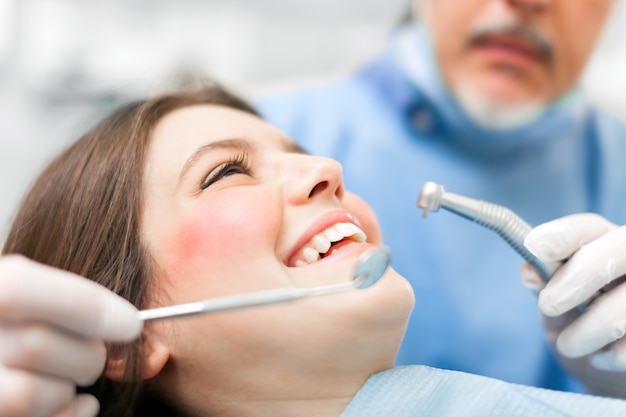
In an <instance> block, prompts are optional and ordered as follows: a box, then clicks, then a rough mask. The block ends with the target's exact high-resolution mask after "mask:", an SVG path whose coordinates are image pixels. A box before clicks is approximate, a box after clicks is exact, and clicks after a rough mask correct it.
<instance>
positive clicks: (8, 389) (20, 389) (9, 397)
mask: <svg viewBox="0 0 626 417" xmlns="http://www.w3.org/2000/svg"><path fill="white" fill-rule="evenodd" d="M75 395H76V387H75V386H74V384H73V383H72V382H71V381H69V380H63V379H55V378H51V377H47V376H44V375H38V374H33V373H30V372H27V371H23V370H19V369H11V368H7V367H5V366H3V365H1V364H0V415H1V416H2V417H47V416H50V415H52V414H53V413H55V412H57V411H58V410H60V409H61V408H63V407H65V406H66V405H67V404H69V403H70V402H71V401H72V400H73V398H74V396H75Z"/></svg>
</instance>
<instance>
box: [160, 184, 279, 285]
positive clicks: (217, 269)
mask: <svg viewBox="0 0 626 417" xmlns="http://www.w3.org/2000/svg"><path fill="white" fill-rule="evenodd" d="M184 210H185V211H184V213H183V215H182V216H181V217H180V219H179V222H177V224H176V225H175V226H174V228H173V230H171V234H170V237H169V238H168V241H167V242H166V244H165V245H164V248H165V254H164V257H166V259H167V261H166V262H164V261H165V260H160V263H161V264H162V265H164V267H165V268H166V269H167V270H169V271H171V272H172V274H173V276H174V277H177V278H176V286H177V287H180V285H185V284H189V287H190V289H191V290H193V289H194V288H197V285H196V284H195V283H194V282H195V281H196V280H197V279H201V280H202V281H203V282H204V283H205V284H206V283H207V280H210V279H211V278H215V279H218V280H219V281H220V285H221V286H229V285H230V286H236V285H237V283H238V282H239V280H232V279H231V280H228V279H225V277H228V276H229V275H235V276H242V275H244V276H245V275H252V274H245V272H246V271H245V269H246V268H251V269H253V268H255V267H258V263H259V262H262V261H263V259H260V257H262V256H264V255H266V254H268V253H270V252H271V253H273V250H274V247H275V243H276V237H277V236H278V233H279V231H280V221H281V209H280V207H279V205H278V204H276V203H275V202H273V201H272V200H271V199H269V198H268V196H267V194H264V193H260V192H248V193H243V192H242V190H241V188H239V189H235V188H233V189H232V190H231V189H227V190H221V191H220V192H219V193H214V194H213V195H210V196H207V198H204V197H203V196H201V197H200V198H198V199H197V200H195V201H194V202H193V203H192V205H190V206H188V207H186V208H185V209H184ZM183 279H184V280H185V282H183V283H180V281H182V280H183ZM241 285H245V284H244V283H241ZM225 291H226V292H228V290H227V289H225Z"/></svg>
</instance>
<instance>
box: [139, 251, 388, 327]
mask: <svg viewBox="0 0 626 417" xmlns="http://www.w3.org/2000/svg"><path fill="white" fill-rule="evenodd" d="M389 260H390V254H389V250H388V249H386V248H383V247H374V248H371V249H368V250H367V251H365V252H363V253H362V254H361V255H360V256H359V259H358V261H357V265H356V268H355V270H354V273H353V277H354V279H353V280H352V281H350V282H344V283H341V284H333V285H324V286H321V287H313V288H280V289H276V290H267V291H259V292H253V293H248V294H240V295H234V296H228V297H220V298H213V299H208V300H204V301H198V302H195V303H188V304H178V305H173V306H168V307H159V308H153V309H149V310H142V311H140V312H139V318H140V319H141V320H143V321H144V322H148V321H154V320H164V319H170V318H175V317H186V316H195V315H197V314H208V313H216V312H219V311H227V310H236V309H240V308H247V307H254V306H260V305H267V304H276V303H283V302H287V301H294V300H297V299H299V298H304V297H311V296H316V295H323V294H332V293H337V292H341V291H347V290H351V289H354V288H359V289H363V288H368V287H371V286H372V285H374V284H375V283H376V282H378V280H379V279H380V277H382V276H383V274H384V273H385V271H386V270H387V267H388V266H389Z"/></svg>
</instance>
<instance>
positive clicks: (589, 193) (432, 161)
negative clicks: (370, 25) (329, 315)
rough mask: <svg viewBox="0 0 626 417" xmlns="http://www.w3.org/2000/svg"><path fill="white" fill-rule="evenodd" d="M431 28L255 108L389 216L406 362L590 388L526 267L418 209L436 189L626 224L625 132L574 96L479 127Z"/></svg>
mask: <svg viewBox="0 0 626 417" xmlns="http://www.w3.org/2000/svg"><path fill="white" fill-rule="evenodd" d="M430 45H431V43H430V41H429V40H428V36H427V34H426V32H425V31H424V30H423V29H421V28H420V27H415V26H409V27H406V28H403V29H399V30H398V31H396V32H394V33H393V34H392V36H391V37H390V39H389V45H388V47H387V48H386V50H385V51H384V52H383V53H382V54H381V56H380V57H379V58H378V59H376V60H374V61H373V62H371V63H370V64H368V65H367V66H365V67H364V68H363V69H361V70H360V71H358V72H357V73H355V74H353V75H352V76H350V77H347V78H345V79H342V80H340V81H337V82H333V83H330V84H327V85H323V86H318V87H315V88H310V89H306V90H302V91H293V92H289V93H283V94H277V95H274V96H268V97H264V98H262V99H261V100H259V101H258V103H257V107H258V109H259V110H260V112H261V114H262V115H264V117H266V118H267V119H268V120H269V121H270V122H271V123H273V124H275V125H276V126H278V127H279V128H280V129H282V130H283V131H284V132H286V133H287V134H288V135H289V136H291V137H292V138H293V139H294V140H295V141H296V142H298V143H299V144H300V145H301V146H302V147H304V148H305V149H306V150H308V151H310V152H311V153H314V154H318V155H325V156H330V157H333V158H335V159H337V160H339V161H340V162H341V163H342V164H343V167H344V181H345V184H346V188H347V189H348V190H351V191H353V192H355V193H356V194H358V195H360V196H362V197H363V198H364V199H365V200H366V201H367V202H368V203H369V204H370V205H371V206H372V207H373V209H374V210H375V211H376V213H377V214H378V216H379V219H380V223H381V226H382V230H383V236H384V239H385V242H386V244H387V245H388V246H389V247H390V248H391V252H392V265H393V267H394V268H395V269H396V270H397V271H398V272H400V273H401V274H403V275H404V276H405V277H407V278H408V279H409V280H410V281H411V283H412V285H413V288H414V290H415V295H416V303H415V309H414V311H413V313H412V317H411V319H410V322H409V326H408V329H407V334H406V337H405V340H404V342H403V344H402V347H401V349H400V352H399V356H398V364H425V365H430V366H434V367H438V368H446V369H453V370H461V371H466V372H470V373H476V374H482V375H486V376H490V377H495V378H498V379H502V380H505V381H509V382H514V383H520V384H525V385H532V386H538V387H547V388H553V389H560V390H580V385H577V384H576V383H575V381H574V380H573V379H572V378H570V377H568V376H567V375H566V374H565V373H564V371H563V370H562V369H561V368H560V366H559V365H558V363H557V361H556V359H555V358H554V356H553V354H552V353H551V351H550V347H549V345H548V344H547V342H546V339H545V336H544V330H543V327H542V325H541V321H540V315H539V313H538V310H537V303H536V299H535V296H534V295H533V294H531V293H530V292H529V291H528V290H526V289H525V288H524V287H523V286H522V285H521V283H520V279H519V267H520V264H521V261H522V260H521V258H520V257H519V255H518V254H517V253H516V252H514V251H513V250H512V249H511V248H510V247H509V246H508V245H507V244H506V243H505V242H504V241H503V240H502V239H501V238H500V237H499V236H498V235H497V234H495V233H494V232H493V231H491V230H488V229H484V228H482V227H481V226H479V225H477V224H475V223H472V222H470V221H468V220H466V219H463V218H460V217H458V216H456V215H454V214H452V213H449V212H444V211H441V212H438V213H431V214H430V216H429V218H428V219H427V220H424V219H423V218H422V217H421V211H420V210H419V209H418V208H417V207H416V201H417V196H418V194H419V191H420V189H421V187H422V185H423V184H424V182H426V181H435V182H438V183H440V184H442V185H444V187H445V188H446V189H447V190H448V191H451V192H456V193H459V194H464V195H467V196H471V197H474V198H478V199H482V200H486V201H490V202H493V203H495V204H499V205H503V206H506V207H508V208H510V209H512V210H513V211H514V212H516V213H517V214H518V215H519V216H520V217H522V218H523V219H524V220H526V221H527V222H528V223H529V224H530V225H532V226H534V225H538V224H540V223H543V222H546V221H549V220H552V219H555V218H557V217H561V216H564V215H567V214H572V213H578V212H596V213H599V214H601V215H603V216H605V217H607V218H608V219H609V220H611V221H613V222H615V223H618V224H624V223H626V204H625V203H626V163H625V162H624V157H625V156H626V127H625V125H624V124H623V123H621V122H620V121H618V120H616V119H614V118H612V117H610V116H609V115H607V114H603V113H601V112H599V111H598V110H595V109H593V108H590V107H589V106H587V105H586V104H585V103H584V101H583V99H582V97H581V94H580V93H578V92H577V91H576V90H573V91H571V92H569V93H568V94H567V95H566V96H565V97H564V98H562V99H561V100H560V101H559V102H558V103H554V105H553V106H552V107H551V108H550V109H549V110H548V111H547V112H546V113H545V114H543V115H542V116H541V117H540V118H539V119H538V120H536V121H534V122H532V124H530V125H528V126H524V127H522V128H516V129H513V130H509V131H498V132H495V131H490V130H486V129H483V128H481V127H479V126H477V125H475V124H474V123H472V122H471V121H470V120H469V119H467V117H466V116H465V115H464V114H463V113H462V111H461V110H460V109H459V108H458V106H457V105H456V103H455V102H454V100H453V99H452V98H451V97H450V95H449V93H448V91H447V90H446V88H445V86H444V85H443V83H442V82H441V79H440V77H439V73H438V70H437V68H436V66H435V64H434V63H433V62H434V60H433V51H432V48H431V47H430Z"/></svg>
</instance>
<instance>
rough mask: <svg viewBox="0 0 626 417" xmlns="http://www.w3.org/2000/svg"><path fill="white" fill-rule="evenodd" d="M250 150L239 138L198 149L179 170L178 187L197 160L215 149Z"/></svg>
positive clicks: (246, 142)
mask: <svg viewBox="0 0 626 417" xmlns="http://www.w3.org/2000/svg"><path fill="white" fill-rule="evenodd" d="M250 148H251V146H250V143H249V142H248V141H247V140H244V139H240V138H230V139H222V140H218V141H216V142H211V143H209V144H207V145H204V146H201V147H199V148H198V149H196V150H195V152H194V153H192V154H191V156H190V157H189V158H187V160H186V161H185V164H184V165H183V168H182V169H181V170H180V174H179V175H178V185H180V183H181V182H182V181H183V180H184V179H185V177H186V176H187V173H188V172H189V170H190V169H191V168H192V167H193V166H194V165H195V164H196V163H197V162H198V160H199V159H200V158H202V157H203V156H204V155H205V154H207V153H208V152H212V151H214V150H216V149H232V150H237V151H245V150H248V149H250Z"/></svg>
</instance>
